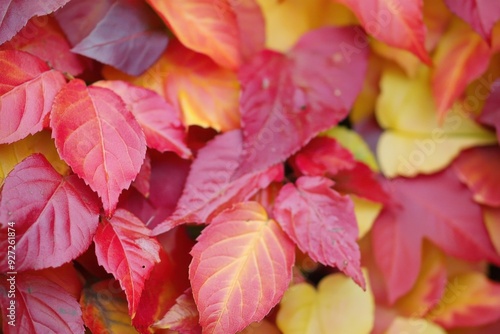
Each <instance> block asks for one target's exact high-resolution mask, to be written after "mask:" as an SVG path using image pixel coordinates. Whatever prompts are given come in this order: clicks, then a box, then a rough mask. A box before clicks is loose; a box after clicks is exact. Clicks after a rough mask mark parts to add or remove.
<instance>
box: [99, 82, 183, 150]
mask: <svg viewBox="0 0 500 334" xmlns="http://www.w3.org/2000/svg"><path fill="white" fill-rule="evenodd" d="M94 86H98V87H104V88H109V89H111V90H112V91H114V92H115V93H116V94H118V95H119V96H120V97H121V98H122V100H123V101H124V102H125V104H127V107H128V109H129V110H130V111H131V112H132V113H133V114H134V116H135V118H136V119H137V121H138V122H139V124H140V126H141V127H142V130H143V131H144V134H145V136H146V143H147V145H148V146H149V147H150V148H154V149H156V150H158V151H160V152H165V151H172V152H175V153H177V154H178V155H179V156H180V157H182V158H186V159H187V158H189V157H190V156H191V151H190V150H189V148H188V147H187V146H186V129H185V128H184V125H183V124H182V123H181V121H180V119H179V115H178V113H177V111H176V110H175V109H174V107H173V106H172V105H171V104H170V103H167V102H166V101H165V99H164V98H163V97H161V96H160V95H158V94H157V93H155V92H153V91H151V90H149V89H146V88H142V87H138V86H134V85H131V84H129V83H127V82H125V81H118V80H116V81H98V82H96V83H95V84H94Z"/></svg>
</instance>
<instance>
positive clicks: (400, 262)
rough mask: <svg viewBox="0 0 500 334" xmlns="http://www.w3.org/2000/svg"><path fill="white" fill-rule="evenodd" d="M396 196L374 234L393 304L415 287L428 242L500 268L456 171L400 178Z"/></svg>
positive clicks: (394, 186)
mask: <svg viewBox="0 0 500 334" xmlns="http://www.w3.org/2000/svg"><path fill="white" fill-rule="evenodd" d="M391 190H392V194H391V195H392V196H391V197H392V198H393V199H394V200H395V201H397V202H395V203H391V204H388V205H386V206H385V207H384V209H383V211H382V212H381V213H380V215H379V216H378V218H377V220H376V221H375V224H374V226H373V228H372V242H373V251H374V256H375V261H376V263H377V265H378V266H379V267H380V269H381V270H382V273H383V276H384V279H385V281H386V286H387V287H389V289H388V297H389V301H390V302H394V301H395V300H396V299H397V298H398V297H400V296H402V295H404V294H405V293H406V292H408V291H409V290H410V289H411V287H412V286H413V284H414V283H415V281H416V279H417V276H418V272H419V270H420V264H421V248H422V239H423V238H427V239H429V240H431V241H432V242H433V243H434V244H436V245H437V246H439V247H440V248H441V249H442V250H444V251H445V252H446V253H447V254H449V255H452V256H456V257H459V258H462V259H464V260H468V261H479V260H488V261H492V262H495V263H500V257H499V256H498V255H497V254H496V252H495V249H494V247H493V245H492V243H491V241H490V238H489V236H488V233H487V231H486V228H485V226H484V223H483V217H482V213H481V209H480V207H479V205H477V204H476V203H475V202H474V201H473V200H472V198H471V194H470V192H469V191H468V189H467V187H466V186H465V185H464V184H462V183H461V182H460V181H459V180H458V178H457V177H456V175H455V173H454V171H453V170H452V169H446V170H445V171H443V172H440V173H437V174H433V175H428V176H418V177H416V178H412V179H406V178H397V179H396V180H395V181H394V182H392V183H391ZM409 263H411V265H408V264H409Z"/></svg>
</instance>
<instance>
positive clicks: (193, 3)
mask: <svg viewBox="0 0 500 334" xmlns="http://www.w3.org/2000/svg"><path fill="white" fill-rule="evenodd" d="M147 2H148V3H149V4H150V5H151V6H152V7H153V8H154V9H155V10H156V11H157V12H158V14H159V15H160V16H161V17H162V18H163V20H164V21H165V22H166V23H167V24H168V25H169V26H170V27H171V29H172V31H173V32H174V34H175V35H176V36H177V37H178V38H179V39H180V41H181V42H182V44H184V45H186V46H187V47H188V48H190V49H192V50H195V51H197V52H200V53H203V54H206V55H208V56H209V57H210V58H212V59H213V60H214V61H215V62H216V63H217V64H219V65H220V66H223V67H226V68H231V69H236V68H238V67H239V66H240V65H241V63H242V62H243V60H245V58H248V57H250V56H252V55H253V54H254V53H255V52H257V51H260V50H261V49H263V48H264V42H265V29H264V28H265V26H264V18H263V16H262V13H261V10H260V7H259V5H258V3H257V1H255V0H246V1H239V0H215V1H214V0H184V1H175V0H167V1H160V0H147Z"/></svg>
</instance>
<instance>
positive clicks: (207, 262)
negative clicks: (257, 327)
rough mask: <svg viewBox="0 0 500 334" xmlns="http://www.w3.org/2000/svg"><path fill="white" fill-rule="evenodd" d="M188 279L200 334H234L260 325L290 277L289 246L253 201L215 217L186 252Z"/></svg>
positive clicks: (283, 236)
mask: <svg viewBox="0 0 500 334" xmlns="http://www.w3.org/2000/svg"><path fill="white" fill-rule="evenodd" d="M191 254H192V255H193V261H192V262H191V266H190V268H189V278H190V280H191V286H192V289H193V297H194V300H195V301H196V305H197V306H198V311H199V312H200V324H201V326H202V328H203V333H204V334H227V333H236V332H237V331H240V330H242V329H244V328H245V327H246V326H248V325H249V324H251V323H252V322H254V321H260V320H262V319H263V318H264V316H265V315H266V314H267V313H268V312H269V311H270V310H271V308H272V307H274V306H275V305H276V304H277V303H278V302H279V300H280V299H281V297H282V295H283V293H284V292H285V290H286V289H287V287H288V284H289V283H290V280H291V278H292V266H293V263H294V258H295V253H294V245H293V243H292V242H291V241H290V239H288V237H287V236H286V234H285V233H283V231H282V230H281V229H280V227H279V225H278V224H277V223H276V222H275V221H274V220H272V219H269V218H268V216H267V213H266V211H265V210H264V208H263V207H262V206H260V204H258V203H256V202H245V203H239V204H236V205H235V206H233V207H232V208H231V209H228V210H226V211H224V212H222V213H221V214H220V215H218V216H217V217H216V218H215V219H214V220H213V221H212V223H211V224H210V225H208V226H207V227H206V228H205V229H204V230H203V232H202V234H201V236H200V237H199V238H198V243H197V244H196V245H195V246H194V247H193V250H192V251H191Z"/></svg>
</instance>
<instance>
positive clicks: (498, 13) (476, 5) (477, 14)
mask: <svg viewBox="0 0 500 334" xmlns="http://www.w3.org/2000/svg"><path fill="white" fill-rule="evenodd" d="M445 2H446V5H447V6H448V8H449V9H450V10H451V11H452V12H453V13H455V14H456V15H457V16H459V17H460V18H462V19H463V20H464V21H465V22H467V23H468V24H470V26H471V27H472V29H474V30H475V31H476V32H477V33H478V34H479V35H481V37H482V38H483V39H484V40H486V41H488V42H491V39H492V36H491V35H492V31H493V26H494V25H495V23H496V22H498V21H500V3H499V2H496V1H485V0H463V1H454V0H445Z"/></svg>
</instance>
